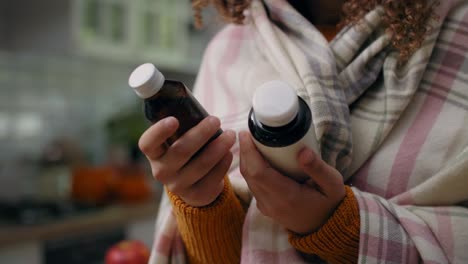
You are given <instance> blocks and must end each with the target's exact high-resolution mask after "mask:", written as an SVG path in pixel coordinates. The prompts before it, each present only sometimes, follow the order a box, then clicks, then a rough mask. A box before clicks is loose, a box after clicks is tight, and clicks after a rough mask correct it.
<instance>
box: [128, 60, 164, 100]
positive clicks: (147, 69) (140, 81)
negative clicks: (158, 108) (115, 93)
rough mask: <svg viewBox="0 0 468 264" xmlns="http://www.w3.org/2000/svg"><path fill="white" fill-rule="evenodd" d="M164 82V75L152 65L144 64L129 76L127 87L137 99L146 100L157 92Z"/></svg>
mask: <svg viewBox="0 0 468 264" xmlns="http://www.w3.org/2000/svg"><path fill="white" fill-rule="evenodd" d="M164 81H165V79H164V75H163V74H162V73H161V72H160V71H159V70H158V69H156V67H155V66H154V65H153V64H152V63H145V64H142V65H140V66H138V67H137V68H136V69H135V70H134V71H133V72H132V74H130V78H128V85H130V87H132V88H133V90H134V91H135V93H136V94H137V95H138V96H139V97H141V98H143V99H146V98H149V97H151V96H153V95H155V94H156V93H157V92H159V90H160V89H161V87H162V86H163V84H164Z"/></svg>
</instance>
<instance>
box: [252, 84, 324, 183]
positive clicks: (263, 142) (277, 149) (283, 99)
mask: <svg viewBox="0 0 468 264" xmlns="http://www.w3.org/2000/svg"><path fill="white" fill-rule="evenodd" d="M248 124H249V129H250V133H251V134H252V136H253V138H254V142H255V145H256V146H257V149H258V150H259V151H260V152H261V153H262V154H263V156H264V157H265V159H266V160H268V161H269V162H270V164H271V165H272V166H273V167H275V168H276V169H277V170H278V171H280V172H282V173H283V174H285V175H286V176H289V177H291V178H293V179H295V180H297V181H298V182H301V183H303V182H305V181H307V180H308V179H309V176H307V175H306V174H305V173H304V172H303V171H302V170H301V168H300V167H299V164H298V161H297V156H298V154H299V151H301V150H302V149H303V148H304V147H305V146H307V147H309V148H310V149H312V150H313V151H314V152H315V153H316V154H317V155H320V152H319V148H318V143H317V139H316V136H315V131H314V127H313V126H312V114H311V112H310V108H309V106H308V105H307V103H306V102H305V101H304V100H303V99H302V98H300V97H299V96H298V95H297V94H296V92H295V91H294V89H293V88H292V87H291V86H290V85H289V84H287V83H285V82H283V81H279V80H275V81H270V82H267V83H265V84H263V85H262V86H260V87H259V88H258V89H257V90H256V91H255V94H254V97H253V107H252V109H251V111H250V114H249V120H248Z"/></svg>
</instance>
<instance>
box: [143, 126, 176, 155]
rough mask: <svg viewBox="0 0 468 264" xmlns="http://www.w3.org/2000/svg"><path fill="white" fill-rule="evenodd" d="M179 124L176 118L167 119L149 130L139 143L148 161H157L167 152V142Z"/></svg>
mask: <svg viewBox="0 0 468 264" xmlns="http://www.w3.org/2000/svg"><path fill="white" fill-rule="evenodd" d="M178 127H179V122H178V121H177V119H176V118H175V117H167V118H165V119H162V120H160V121H159V122H157V123H155V124H154V125H152V126H151V127H150V128H148V129H147V130H146V131H145V132H144V133H143V135H141V137H140V140H139V141H138V146H139V148H140V150H141V151H142V152H143V153H144V154H145V155H146V156H147V157H148V159H150V160H151V159H157V158H159V157H160V156H161V155H162V154H163V153H164V151H165V142H166V140H167V139H168V138H169V137H170V136H172V135H173V134H174V133H175V132H176V130H177V128H178Z"/></svg>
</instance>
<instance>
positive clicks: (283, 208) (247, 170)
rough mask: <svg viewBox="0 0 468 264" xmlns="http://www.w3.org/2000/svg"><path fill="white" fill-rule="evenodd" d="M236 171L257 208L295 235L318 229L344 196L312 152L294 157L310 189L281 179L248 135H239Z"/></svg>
mask: <svg viewBox="0 0 468 264" xmlns="http://www.w3.org/2000/svg"><path fill="white" fill-rule="evenodd" d="M239 141H240V171H241V173H242V175H243V176H244V179H245V180H246V181H247V184H248V185H249V188H250V191H251V192H252V194H253V196H254V197H255V198H256V200H257V207H258V209H259V210H260V212H262V213H263V214H264V215H266V216H268V217H271V218H272V219H274V220H275V221H276V222H278V223H280V224H282V225H283V226H284V227H286V228H287V229H289V230H291V231H293V232H295V233H297V234H303V235H305V234H310V233H313V232H315V231H317V230H318V229H320V227H322V225H324V224H325V223H326V221H327V220H328V218H329V217H330V216H331V215H332V214H333V212H334V211H335V209H336V208H337V206H338V205H339V204H340V202H341V201H342V200H343V199H344V197H345V195H346V190H345V186H344V183H343V177H342V176H341V174H340V173H339V172H338V171H337V170H335V169H334V168H333V167H331V166H329V165H328V164H326V163H325V162H324V161H323V160H322V159H321V158H320V157H319V156H317V155H316V154H315V153H313V151H311V150H309V149H307V148H305V149H303V150H302V151H301V152H300V153H299V155H298V161H299V164H300V166H301V167H302V169H303V170H304V172H305V173H306V174H307V175H309V176H310V177H311V180H312V181H313V182H314V184H313V186H314V187H312V186H310V185H307V184H300V183H298V182H296V181H295V180H293V179H291V178H289V177H287V176H284V175H282V174H281V173H279V172H278V171H276V170H275V169H273V168H272V167H271V166H270V164H269V163H268V162H267V161H266V160H265V159H264V158H263V157H262V155H261V154H260V152H258V150H257V148H256V147H255V145H254V143H253V141H252V139H251V137H250V134H249V133H248V132H240V133H239Z"/></svg>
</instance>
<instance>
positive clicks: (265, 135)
mask: <svg viewBox="0 0 468 264" xmlns="http://www.w3.org/2000/svg"><path fill="white" fill-rule="evenodd" d="M311 124H312V114H311V112H310V109H309V106H308V105H307V103H306V102H305V101H304V100H303V99H302V98H300V97H299V111H298V113H297V115H296V117H295V118H294V119H293V120H292V121H291V122H289V123H288V124H286V125H284V126H280V127H272V126H266V125H264V124H262V123H261V122H260V121H259V120H258V119H257V118H256V117H255V113H254V112H253V109H252V110H251V111H250V113H249V120H248V125H249V129H250V132H251V134H252V135H253V137H254V138H255V139H256V140H257V141H258V142H260V143H261V144H263V145H265V146H268V147H285V146H289V145H292V144H294V143H296V142H297V141H299V140H301V139H302V138H303V137H304V136H305V135H306V134H307V132H308V131H309V129H310V126H311Z"/></svg>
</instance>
